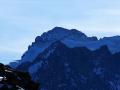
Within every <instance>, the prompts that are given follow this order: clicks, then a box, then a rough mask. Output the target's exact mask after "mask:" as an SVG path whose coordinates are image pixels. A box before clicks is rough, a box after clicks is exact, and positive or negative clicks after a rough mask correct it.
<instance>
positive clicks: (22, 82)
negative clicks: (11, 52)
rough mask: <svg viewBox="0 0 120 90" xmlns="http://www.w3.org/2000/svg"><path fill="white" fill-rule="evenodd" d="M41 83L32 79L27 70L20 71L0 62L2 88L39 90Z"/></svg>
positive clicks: (8, 89)
mask: <svg viewBox="0 0 120 90" xmlns="http://www.w3.org/2000/svg"><path fill="white" fill-rule="evenodd" d="M38 89H39V83H35V82H33V81H32V80H31V77H30V76H29V74H28V73H27V72H20V71H17V70H14V69H12V68H11V67H9V66H5V65H3V64H0V90H38Z"/></svg>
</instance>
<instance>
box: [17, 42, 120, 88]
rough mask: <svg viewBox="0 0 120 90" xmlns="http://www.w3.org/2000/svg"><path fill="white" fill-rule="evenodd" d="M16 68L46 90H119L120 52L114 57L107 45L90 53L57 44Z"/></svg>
mask: <svg viewBox="0 0 120 90" xmlns="http://www.w3.org/2000/svg"><path fill="white" fill-rule="evenodd" d="M26 64H27V65H26ZM17 69H18V70H22V71H29V73H30V74H31V76H32V78H33V80H35V81H39V82H40V83H41V87H42V89H43V90H80V89H81V90H119V89H120V88H119V86H120V53H116V54H111V52H110V51H109V49H108V47H107V46H102V47H100V48H99V49H96V50H94V51H91V50H89V49H87V48H85V47H76V48H69V47H67V46H66V45H65V44H63V43H62V42H60V41H57V42H55V43H53V44H52V45H50V46H49V47H48V48H47V49H45V50H44V52H43V53H41V54H39V55H38V56H37V58H36V59H35V60H34V61H33V62H32V63H30V62H25V63H23V64H21V65H20V66H18V67H17Z"/></svg>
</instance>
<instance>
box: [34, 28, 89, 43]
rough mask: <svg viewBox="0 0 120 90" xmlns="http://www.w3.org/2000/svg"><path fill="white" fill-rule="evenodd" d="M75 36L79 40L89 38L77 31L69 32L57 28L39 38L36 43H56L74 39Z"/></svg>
mask: <svg viewBox="0 0 120 90" xmlns="http://www.w3.org/2000/svg"><path fill="white" fill-rule="evenodd" d="M74 36H78V38H80V37H87V36H86V35H85V34H84V33H82V32H81V31H79V30H76V29H71V30H69V29H65V28H62V27H55V28H53V29H52V30H50V31H48V32H45V33H43V34H42V35H41V36H38V37H37V38H36V39H35V41H36V42H37V41H38V42H40V41H41V42H47V41H55V40H61V39H64V38H67V37H74Z"/></svg>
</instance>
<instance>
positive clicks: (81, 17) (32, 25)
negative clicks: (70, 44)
mask: <svg viewBox="0 0 120 90" xmlns="http://www.w3.org/2000/svg"><path fill="white" fill-rule="evenodd" d="M119 24H120V0H0V62H3V63H8V62H9V61H12V60H17V59H20V57H21V55H22V54H23V52H25V51H26V50H27V47H28V45H30V44H31V42H33V41H34V39H35V37H36V36H38V35H41V33H43V32H44V31H47V30H50V29H52V28H53V27H55V26H61V27H65V28H68V29H71V28H76V29H79V30H81V31H83V32H84V33H86V34H87V35H88V36H92V35H94V36H95V35H96V36H98V37H103V36H113V35H120V25H119Z"/></svg>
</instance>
